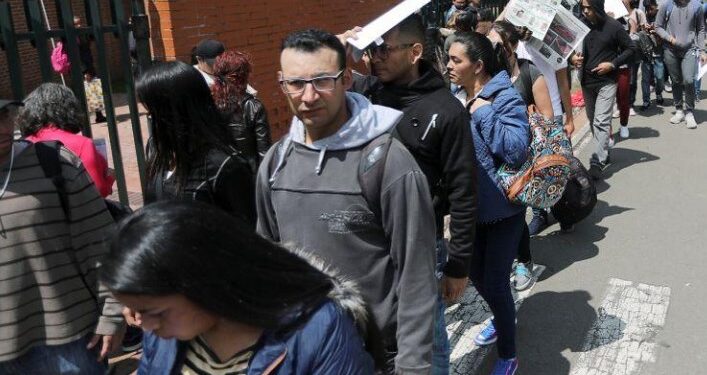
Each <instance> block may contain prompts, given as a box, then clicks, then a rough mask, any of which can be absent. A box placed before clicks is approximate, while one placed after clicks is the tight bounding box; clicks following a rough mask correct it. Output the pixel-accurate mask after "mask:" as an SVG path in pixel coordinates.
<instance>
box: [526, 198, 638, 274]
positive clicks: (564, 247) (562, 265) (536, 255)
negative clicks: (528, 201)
mask: <svg viewBox="0 0 707 375" xmlns="http://www.w3.org/2000/svg"><path fill="white" fill-rule="evenodd" d="M607 186H608V185H607ZM629 210H632V208H628V207H620V206H610V205H609V204H608V203H607V202H605V201H602V200H599V201H597V204H596V206H595V207H594V211H592V214H591V215H589V217H587V218H586V219H584V220H583V221H581V222H579V223H577V225H576V227H575V231H574V232H572V233H568V234H563V233H561V232H560V231H559V230H557V231H555V232H551V233H548V234H547V235H544V236H542V235H541V236H535V237H532V238H531V239H530V249H531V251H532V254H533V261H534V262H535V263H537V264H543V265H545V266H546V267H547V269H546V270H545V272H543V273H542V275H540V278H539V280H538V281H543V280H546V279H548V278H550V277H552V276H553V275H555V274H556V273H558V272H560V271H562V270H564V269H566V268H567V267H569V266H571V265H572V264H574V263H576V262H579V261H583V260H586V259H590V258H594V257H595V256H597V255H598V254H599V247H598V246H597V245H596V243H597V242H599V241H601V240H603V239H604V237H606V233H607V232H608V231H609V229H608V228H606V227H603V226H600V225H598V224H599V223H600V222H601V221H602V220H604V218H606V217H609V216H614V215H619V214H621V213H623V212H626V211H629Z"/></svg>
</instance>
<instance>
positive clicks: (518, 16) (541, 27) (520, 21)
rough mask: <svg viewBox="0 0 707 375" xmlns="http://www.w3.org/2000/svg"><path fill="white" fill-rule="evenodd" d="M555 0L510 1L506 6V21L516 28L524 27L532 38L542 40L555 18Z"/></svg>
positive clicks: (556, 5)
mask: <svg viewBox="0 0 707 375" xmlns="http://www.w3.org/2000/svg"><path fill="white" fill-rule="evenodd" d="M557 7H558V4H557V2H556V1H555V0H511V1H510V2H509V3H508V5H506V12H505V15H506V19H507V20H508V21H510V22H511V23H512V24H514V25H516V26H525V27H527V28H528V29H529V30H530V31H532V32H533V36H534V37H536V38H538V39H542V38H544V37H545V33H546V32H547V29H548V28H549V27H550V23H551V22H552V19H553V18H555V13H556V12H557V11H556V8H557Z"/></svg>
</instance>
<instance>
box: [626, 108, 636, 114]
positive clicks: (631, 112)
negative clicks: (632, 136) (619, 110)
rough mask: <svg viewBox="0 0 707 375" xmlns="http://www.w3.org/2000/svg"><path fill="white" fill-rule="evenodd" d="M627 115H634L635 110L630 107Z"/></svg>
mask: <svg viewBox="0 0 707 375" xmlns="http://www.w3.org/2000/svg"><path fill="white" fill-rule="evenodd" d="M628 115H629V116H635V115H636V111H634V110H633V108H631V109H630V110H629V111H628Z"/></svg>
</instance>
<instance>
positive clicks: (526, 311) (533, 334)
mask: <svg viewBox="0 0 707 375" xmlns="http://www.w3.org/2000/svg"><path fill="white" fill-rule="evenodd" d="M591 299H592V297H591V295H590V294H589V293H588V292H587V291H584V290H575V291H571V292H550V291H548V292H541V293H537V294H533V295H531V296H530V297H528V298H526V300H525V302H524V303H523V305H522V306H521V307H520V310H519V311H518V337H519V338H520V339H519V345H518V359H519V371H518V373H522V374H553V375H555V374H556V375H564V374H569V373H570V369H571V366H570V362H569V360H568V359H567V358H565V357H564V355H563V352H564V351H566V350H569V351H570V352H574V353H578V352H583V351H588V350H591V349H594V348H592V347H585V346H584V345H585V344H584V341H585V338H586V337H588V336H589V335H591V334H592V328H593V325H594V322H595V321H596V320H597V312H596V311H595V310H594V308H592V306H591V305H589V301H590V300H591ZM607 318H608V319H616V320H619V318H618V317H615V316H608V317H607V316H604V317H603V318H602V319H603V320H606V319H607ZM620 323H621V322H619V324H617V326H623V324H620ZM622 336H623V332H621V333H620V334H619V335H618V336H612V337H610V339H609V340H602V341H601V344H602V345H607V344H609V343H611V342H613V341H616V340H618V339H620V338H621V337H622Z"/></svg>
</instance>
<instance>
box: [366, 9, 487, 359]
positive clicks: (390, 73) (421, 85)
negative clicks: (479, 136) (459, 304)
mask: <svg viewBox="0 0 707 375" xmlns="http://www.w3.org/2000/svg"><path fill="white" fill-rule="evenodd" d="M424 32H425V29H424V25H423V22H422V18H421V17H420V16H419V15H416V14H414V15H412V16H410V17H408V18H406V19H405V20H403V21H402V22H401V23H400V24H398V25H397V26H395V27H394V28H393V29H392V30H390V31H389V32H387V33H386V34H385V35H383V40H384V43H383V44H381V45H379V46H375V47H371V48H369V49H368V50H367V51H366V54H367V55H368V58H369V59H370V63H371V68H372V73H373V75H374V76H375V77H363V76H358V77H356V78H357V80H358V82H356V83H355V84H354V87H353V90H354V91H358V92H360V93H363V94H364V95H366V96H368V97H369V98H370V99H371V101H372V102H373V103H374V104H380V105H384V106H387V107H392V108H395V109H398V110H401V111H403V117H402V119H401V120H400V122H398V124H397V126H396V128H395V130H394V133H393V134H394V136H395V137H396V138H397V139H399V140H400V141H401V142H402V143H403V144H404V145H405V146H406V147H407V149H408V150H409V151H410V153H411V154H412V155H413V157H414V158H415V160H416V161H417V163H418V165H419V166H420V169H422V172H423V173H424V174H425V176H426V177H427V182H428V184H429V186H430V189H431V190H432V194H433V197H434V202H435V215H436V219H437V220H436V222H437V238H438V241H437V242H438V245H437V247H438V249H437V251H438V264H437V266H438V277H440V278H442V284H441V297H443V298H444V299H445V300H446V301H447V302H454V301H456V300H458V299H459V297H461V296H462V294H463V293H464V290H465V288H466V285H467V284H468V278H467V276H468V272H469V262H470V258H471V253H472V246H473V242H474V233H475V224H476V207H477V203H476V199H477V195H476V186H477V184H476V157H475V156H474V155H475V154H474V146H473V143H472V142H473V141H472V138H471V129H470V127H469V115H468V112H467V111H466V110H465V108H464V107H463V106H462V105H461V104H460V103H459V101H458V100H457V99H455V98H454V96H453V95H452V94H451V93H450V91H449V89H448V88H447V87H446V85H445V82H444V79H443V77H442V75H441V74H440V73H439V72H437V71H436V70H435V69H434V68H433V67H432V64H430V63H429V62H427V61H424V60H422V59H421V57H422V50H423V42H424V40H425V35H424ZM376 78H377V79H376ZM447 212H449V214H450V216H451V221H450V226H449V228H450V234H451V239H450V241H449V246H448V257H447V249H446V246H445V244H444V241H443V233H442V232H443V228H444V226H443V217H444V215H445V214H446V213H447ZM442 274H444V276H443V277H442ZM432 362H433V373H447V372H446V371H445V369H448V365H449V343H448V340H447V336H446V328H445V325H444V303H443V302H442V300H441V299H440V301H439V312H438V317H436V319H435V347H434V358H433V361H432Z"/></svg>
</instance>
